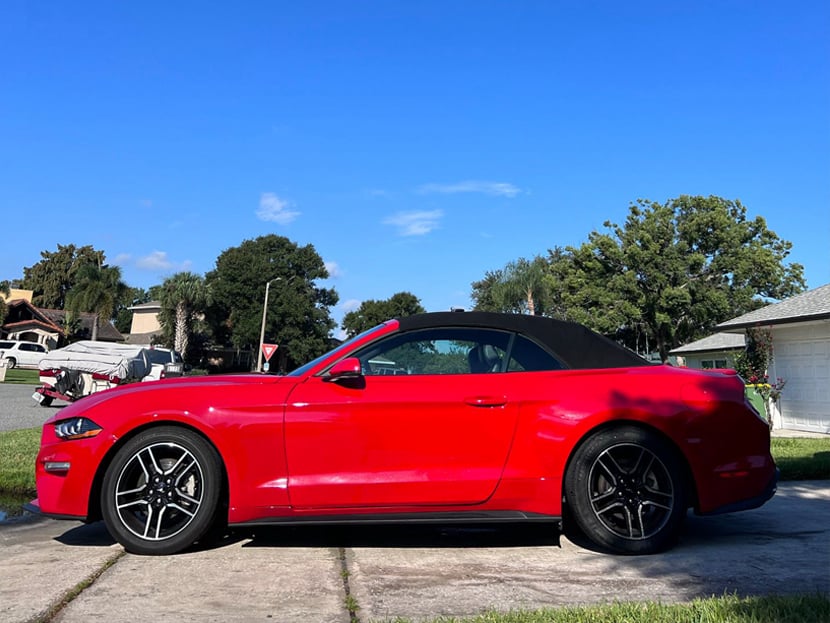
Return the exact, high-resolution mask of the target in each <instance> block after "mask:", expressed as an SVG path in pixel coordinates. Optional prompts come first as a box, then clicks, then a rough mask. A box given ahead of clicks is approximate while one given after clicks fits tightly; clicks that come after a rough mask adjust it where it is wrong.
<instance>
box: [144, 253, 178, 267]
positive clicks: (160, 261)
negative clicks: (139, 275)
mask: <svg viewBox="0 0 830 623" xmlns="http://www.w3.org/2000/svg"><path fill="white" fill-rule="evenodd" d="M135 265H136V266H137V267H138V268H143V269H145V270H169V269H170V268H172V267H173V262H171V261H170V260H168V259H167V252H166V251H153V252H152V253H151V254H150V255H147V256H145V257H140V258H138V259H137V260H136V262H135Z"/></svg>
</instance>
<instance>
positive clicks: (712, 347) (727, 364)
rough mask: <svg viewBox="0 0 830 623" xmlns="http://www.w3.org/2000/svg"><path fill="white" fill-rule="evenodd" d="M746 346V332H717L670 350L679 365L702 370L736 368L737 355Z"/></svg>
mask: <svg viewBox="0 0 830 623" xmlns="http://www.w3.org/2000/svg"><path fill="white" fill-rule="evenodd" d="M745 347H746V339H745V337H744V334H743V333H741V334H737V333H715V334H714V335H710V336H708V337H705V338H703V339H702V340H697V341H696V342H692V343H690V344H686V345H684V346H679V347H677V348H674V349H672V350H670V351H669V354H670V355H674V356H676V357H677V358H678V364H679V365H685V366H686V367H688V368H697V369H701V370H712V369H716V368H717V369H719V368H734V367H735V356H736V355H737V354H738V353H740V352H741V351H743V350H744V348H745Z"/></svg>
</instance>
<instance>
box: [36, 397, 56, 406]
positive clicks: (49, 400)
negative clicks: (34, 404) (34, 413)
mask: <svg viewBox="0 0 830 623" xmlns="http://www.w3.org/2000/svg"><path fill="white" fill-rule="evenodd" d="M53 400H54V398H52V396H44V397H43V398H41V399H40V402H39V403H38V404H39V405H40V406H41V407H50V406H52V401H53Z"/></svg>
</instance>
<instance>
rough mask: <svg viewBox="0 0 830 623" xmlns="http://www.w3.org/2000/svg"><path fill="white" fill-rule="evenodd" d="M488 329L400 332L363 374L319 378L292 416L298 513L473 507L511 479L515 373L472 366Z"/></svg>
mask: <svg viewBox="0 0 830 623" xmlns="http://www.w3.org/2000/svg"><path fill="white" fill-rule="evenodd" d="M508 340H509V335H507V334H505V333H503V332H494V331H489V330H481V329H469V328H462V329H452V330H447V329H442V330H435V329H429V330H424V331H418V332H412V334H411V335H409V334H397V335H395V336H392V337H389V338H386V339H384V340H383V341H382V342H381V343H380V344H374V345H371V346H369V347H366V348H364V349H363V350H362V351H360V352H358V353H356V356H357V357H358V359H359V360H360V362H361V366H362V370H363V375H362V376H361V377H359V378H357V379H351V380H348V381H343V382H339V381H330V380H328V379H327V378H326V377H325V376H316V377H311V378H309V379H307V380H306V382H305V383H302V384H300V385H298V386H297V387H296V388H295V390H294V391H293V392H292V394H291V395H290V396H289V399H288V404H287V406H286V415H285V435H286V437H285V442H286V458H287V462H288V474H289V476H288V491H289V497H290V500H291V504H292V506H294V507H295V508H302V509H306V508H336V507H405V506H408V507H413V506H419V507H420V506H436V505H442V506H455V505H470V504H477V503H481V502H483V501H485V500H486V499H487V498H488V497H490V496H491V495H492V493H493V492H494V491H495V489H496V486H497V485H498V483H499V479H500V478H501V474H502V471H503V469H504V465H505V462H506V460H507V456H508V454H509V452H510V447H511V443H512V439H513V434H514V431H515V428H516V418H517V414H518V404H517V402H516V400H515V397H514V396H512V395H511V394H512V392H511V387H510V385H511V375H509V374H505V373H503V372H502V371H501V369H500V368H499V367H498V366H500V365H501V363H500V362H493V363H492V365H491V366H490V369H488V370H486V371H485V370H483V369H481V370H479V369H478V368H477V369H476V370H475V371H473V370H471V367H470V366H471V363H470V362H471V361H472V360H473V358H474V357H473V356H472V355H471V353H472V352H473V350H474V349H476V348H478V349H479V350H480V348H481V347H483V346H485V345H486V346H488V347H489V348H490V352H491V354H493V355H494V356H498V355H499V353H501V354H503V353H504V351H505V350H506V347H507V341H508Z"/></svg>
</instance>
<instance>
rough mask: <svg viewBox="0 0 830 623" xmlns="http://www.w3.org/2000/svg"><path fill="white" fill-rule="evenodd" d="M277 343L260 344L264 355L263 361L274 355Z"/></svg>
mask: <svg viewBox="0 0 830 623" xmlns="http://www.w3.org/2000/svg"><path fill="white" fill-rule="evenodd" d="M278 346H279V345H278V344H263V345H262V354H263V355H265V361H268V360H269V359H271V357H273V356H274V353H275V352H277V347H278Z"/></svg>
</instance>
